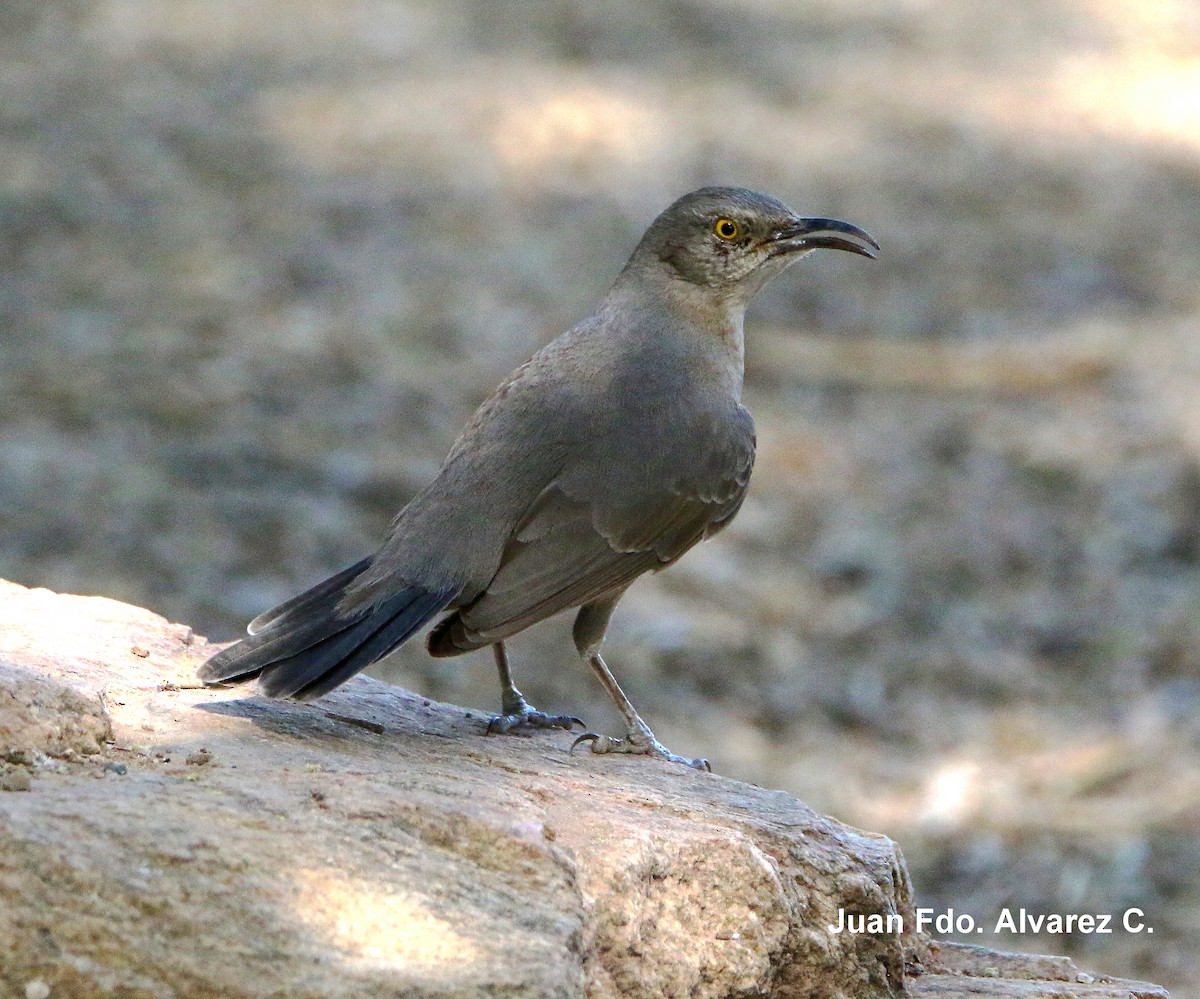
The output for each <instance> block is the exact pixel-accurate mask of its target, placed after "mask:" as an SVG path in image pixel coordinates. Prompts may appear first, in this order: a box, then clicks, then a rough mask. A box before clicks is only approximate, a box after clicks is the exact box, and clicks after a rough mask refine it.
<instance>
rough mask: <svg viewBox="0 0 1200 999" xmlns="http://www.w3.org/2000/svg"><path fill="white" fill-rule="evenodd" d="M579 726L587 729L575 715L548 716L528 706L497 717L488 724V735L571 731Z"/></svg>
mask: <svg viewBox="0 0 1200 999" xmlns="http://www.w3.org/2000/svg"><path fill="white" fill-rule="evenodd" d="M576 725H578V726H579V727H580V728H586V727H587V726H586V725H584V723H583V720H582V719H580V718H576V717H575V716H574V715H547V714H543V713H542V712H541V711H537V710H535V709H533V708H531V707H529V706H528V705H526V706H525V707H524V708H522V709H521V710H519V711H515V712H513V713H512V714H506V715H496V717H494V718H493V719H492V720H491V721H490V722H488V727H487V734H488V735H504V734H507V733H509V732H517V731H520V730H521V729H541V728H565V729H571V728H574V727H575V726H576Z"/></svg>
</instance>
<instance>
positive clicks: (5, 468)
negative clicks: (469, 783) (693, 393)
mask: <svg viewBox="0 0 1200 999" xmlns="http://www.w3.org/2000/svg"><path fill="white" fill-rule="evenodd" d="M0 93H2V94H3V95H4V97H3V100H0V428H2V430H0V528H2V530H3V537H4V541H3V544H0V576H5V577H8V578H11V579H14V580H16V581H18V582H21V583H25V584H36V585H45V586H49V587H52V588H56V589H60V590H64V591H69V592H79V593H100V594H105V595H108V596H113V597H118V598H120V599H124V600H129V601H133V602H135V603H140V604H143V605H145V606H149V607H151V608H153V609H155V610H157V611H159V612H161V613H163V614H166V615H167V616H169V617H171V618H172V619H174V620H178V621H186V622H188V623H190V624H193V625H195V626H196V627H197V628H198V629H199V630H201V631H204V632H207V633H208V634H209V635H210V637H212V638H214V639H219V638H232V637H234V636H235V634H237V632H238V631H239V630H240V628H241V627H242V625H243V624H244V622H245V621H246V620H248V619H249V618H250V617H252V616H253V615H255V614H256V613H258V612H259V611H261V610H263V609H264V608H265V607H267V606H268V605H270V604H272V603H273V602H275V601H277V600H280V599H282V598H284V597H286V596H288V595H290V594H292V593H293V592H295V591H296V590H298V589H299V588H300V587H302V586H304V585H306V584H308V583H311V582H313V581H315V580H316V579H318V578H320V577H321V576H322V575H324V574H326V573H328V572H330V571H332V570H334V569H337V568H341V567H342V566H344V565H346V564H348V563H349V562H351V561H353V560H355V559H357V558H358V557H360V556H361V555H362V554H364V553H365V552H366V551H368V550H370V549H371V548H372V547H373V546H374V544H375V543H376V542H377V540H378V539H379V538H380V537H381V535H382V533H383V531H384V530H385V529H386V525H387V523H388V520H389V518H390V517H391V515H392V514H393V513H394V512H395V510H396V509H398V507H399V506H400V505H401V504H402V503H403V501H404V500H405V498H406V497H407V496H409V495H411V494H412V493H413V491H415V490H416V489H417V488H419V487H420V485H421V484H423V483H424V482H425V481H427V480H428V478H429V477H430V476H431V475H432V474H433V472H434V470H435V469H436V468H437V465H438V463H439V462H440V460H441V458H442V456H443V455H444V453H445V451H446V450H447V448H448V447H449V444H450V442H451V441H452V439H453V437H454V435H455V433H456V432H457V430H458V428H459V427H460V426H461V424H462V422H463V421H464V420H465V419H466V418H467V416H468V415H469V414H470V412H471V410H472V409H473V407H474V406H475V404H476V403H477V402H478V401H479V400H480V399H481V398H482V397H483V395H484V394H485V393H486V392H487V390H488V389H489V388H490V386H491V385H492V384H493V383H494V382H495V381H496V380H497V379H498V378H499V377H500V376H501V375H502V374H504V373H505V372H506V371H507V370H508V369H509V368H511V367H512V366H513V365H514V364H516V363H517V362H519V361H520V360H522V359H523V358H524V357H525V356H527V355H528V354H529V353H530V352H531V351H532V350H534V349H536V347H537V346H539V345H540V344H542V343H544V342H545V341H547V340H548V339H550V338H551V337H552V336H553V335H554V334H556V333H557V332H559V331H561V330H562V329H564V328H566V327H567V326H568V325H570V324H571V323H572V322H573V321H575V320H576V319H578V318H579V317H581V316H582V315H584V314H585V313H586V312H587V310H588V309H589V308H590V306H591V304H592V303H593V302H594V301H595V300H596V298H597V297H598V296H599V295H600V294H602V293H603V291H604V290H605V288H606V286H607V283H608V282H609V281H610V280H611V279H612V277H613V276H614V275H615V274H616V272H617V270H618V269H619V267H620V266H621V264H622V263H623V262H624V259H625V256H626V255H627V254H628V252H629V250H630V249H631V248H632V245H633V243H634V242H635V241H636V239H637V237H638V235H639V234H640V232H641V230H642V229H643V228H644V226H645V225H646V223H647V222H648V221H649V220H650V219H651V218H652V217H653V216H654V214H656V213H657V211H659V210H660V209H661V208H662V207H664V206H665V205H666V204H667V203H668V202H669V201H671V200H672V199H673V198H674V197H675V196H677V195H678V194H680V193H682V192H684V191H686V190H689V189H691V188H693V187H697V186H699V185H701V184H704V183H734V184H740V185H744V186H748V187H754V188H759V189H762V190H766V191H769V192H771V193H773V194H775V195H777V196H779V197H781V198H783V199H784V200H785V201H788V202H789V203H791V204H792V205H794V206H795V207H796V208H798V209H800V210H802V211H805V212H808V213H811V214H821V215H831V216H838V217H842V218H846V219H849V220H851V221H853V222H856V223H858V224H860V225H862V226H864V227H865V228H867V229H869V230H870V231H871V232H872V233H873V234H874V235H875V236H876V237H877V238H878V239H879V241H880V243H881V244H882V245H883V247H884V253H883V255H882V257H881V259H880V260H879V261H878V262H877V263H874V264H871V263H868V262H866V261H863V260H861V259H859V258H852V257H850V256H849V255H846V254H825V255H823V256H818V257H817V258H813V259H810V260H809V261H808V262H806V263H805V264H804V265H803V266H801V267H799V268H797V269H795V270H794V271H792V272H790V273H789V274H788V275H786V276H785V277H784V278H782V279H780V280H779V281H777V282H776V283H775V284H774V285H773V286H772V287H771V288H769V289H768V291H767V292H766V293H764V295H763V296H762V297H761V299H760V300H759V301H758V302H757V303H756V305H755V306H754V308H753V309H752V312H751V315H750V317H749V318H748V322H747V328H748V336H747V340H748V375H747V387H746V402H747V405H748V406H749V408H750V409H751V411H752V412H753V413H754V414H755V417H756V420H757V424H758V428H759V448H760V449H759V458H758V464H757V470H756V472H755V479H754V484H753V487H752V492H751V498H750V499H749V500H748V502H747V504H746V506H745V508H744V510H743V512H742V513H741V515H740V516H739V518H738V520H737V521H736V522H735V524H734V525H733V526H732V527H731V528H730V529H729V530H728V531H726V532H725V533H724V534H722V535H721V536H720V537H719V538H718V539H716V540H714V541H713V542H712V543H710V544H708V545H706V546H703V547H702V548H700V549H698V550H696V551H693V552H692V553H690V554H689V555H688V556H687V557H686V558H685V559H684V560H683V561H682V562H681V563H680V564H679V565H678V566H676V567H675V568H673V569H672V570H671V571H670V572H668V573H666V574H663V575H661V576H658V577H655V578H653V579H649V580H644V581H642V582H640V583H639V584H638V585H637V586H635V587H634V589H633V591H632V592H631V593H630V594H629V596H628V597H627V598H626V600H625V602H624V603H623V604H622V607H621V609H620V610H619V611H618V614H617V617H616V620H615V621H614V626H613V630H612V633H611V639H610V646H609V652H610V655H609V660H610V663H611V664H612V665H613V667H614V670H615V671H616V672H617V673H618V675H619V676H620V677H621V678H622V679H623V680H624V681H625V683H626V686H627V688H628V689H629V690H630V692H631V694H632V695H633V696H634V699H635V702H636V703H637V704H638V705H639V707H640V708H641V709H642V711H643V713H644V714H645V715H646V716H647V718H648V720H650V721H651V723H652V724H654V725H655V728H656V731H657V732H658V734H659V736H660V737H661V738H662V739H663V740H664V741H665V742H666V743H667V744H668V745H670V746H671V747H672V748H673V749H674V750H675V751H676V752H679V753H684V754H688V755H705V756H708V757H710V758H711V759H712V760H713V762H714V765H715V767H716V768H717V769H718V770H720V771H721V772H722V773H725V774H728V775H731V776H737V777H742V778H745V779H747V780H751V781H754V782H756V783H760V784H765V785H768V786H774V787H781V788H784V789H786V790H788V791H790V792H793V793H795V794H797V795H799V796H800V797H802V798H804V799H805V800H806V801H808V802H809V803H811V804H812V805H814V806H815V807H816V808H818V809H820V810H822V811H827V812H830V813H832V814H834V815H836V816H838V817H839V818H841V819H844V820H847V821H850V822H853V823H856V824H859V825H861V826H864V827H868V828H871V829H874V830H878V831H881V832H886V833H888V834H889V835H891V836H893V837H894V838H896V839H897V840H898V841H899V842H900V843H901V844H902V846H903V847H904V849H905V852H906V855H907V858H908V861H909V864H910V867H911V869H912V873H913V877H914V880H915V883H916V885H917V889H918V894H919V895H920V896H921V897H922V898H923V900H924V903H925V904H927V905H928V906H930V907H932V908H934V909H935V910H937V911H944V910H945V909H947V908H949V907H953V908H954V909H955V911H956V912H958V913H963V912H966V913H969V914H972V915H973V916H974V917H975V918H976V920H977V921H978V922H979V923H980V924H981V925H983V926H984V927H985V929H986V932H985V933H983V934H980V935H970V936H969V937H968V939H970V940H971V941H972V942H976V943H984V944H987V945H989V946H998V947H1003V948H1006V949H1016V948H1024V949H1032V950H1039V951H1045V952H1050V953H1069V954H1071V955H1073V956H1074V957H1075V958H1076V959H1077V960H1078V961H1079V962H1080V963H1081V964H1082V965H1085V966H1088V967H1091V968H1092V969H1100V970H1103V971H1106V972H1110V973H1114V974H1122V975H1125V976H1128V977H1137V978H1145V979H1149V980H1152V981H1156V982H1159V983H1162V984H1164V985H1167V986H1169V987H1170V988H1171V989H1172V990H1173V992H1174V994H1175V995H1176V996H1177V997H1183V999H1188V997H1192V999H1195V997H1198V996H1200V988H1197V986H1196V984H1195V983H1196V982H1197V981H1198V980H1200V947H1198V944H1200V929H1198V927H1200V710H1198V709H1200V404H1197V402H1196V399H1197V398H1200V394H1198V392H1197V382H1198V381H1200V337H1198V336H1197V333H1198V332H1200V330H1198V323H1197V317H1198V315H1200V98H1198V97H1197V95H1198V94H1200V5H1198V4H1197V3H1195V0H1160V2H1156V3H1143V2H1140V0H1016V2H1013V3H1008V4H1003V5H1001V4H993V3H984V2H981V0H965V2H960V3H955V4H949V3H935V2H927V0H883V2H878V3H872V4H856V3H849V2H837V0H807V2H802V0H797V2H787V0H727V2H719V3H718V2H716V0H640V2H634V0H587V2H584V0H558V2H552V3H534V2H528V0H524V2H523V0H474V2H471V0H463V2H456V3H453V4H446V3H439V2H435V0H424V2H418V0H412V2H404V3H395V2H385V0H375V2H371V0H341V2H332V0H322V2H318V0H293V2H290V3H287V4H281V3H277V2H272V0H260V2H257V3H255V2H249V0H247V2H240V3H235V4H224V5H213V4H210V3H207V2H202V0H170V2H157V3H150V2H146V0H95V2H91V0H63V2H51V0H14V2H10V3H6V4H4V5H3V6H2V7H0ZM568 629H569V621H554V622H549V623H547V624H546V625H544V626H542V627H540V628H538V629H536V630H535V631H534V632H532V633H530V634H529V636H528V637H527V638H522V639H520V640H518V641H517V642H516V643H515V644H514V649H513V651H514V653H515V655H516V656H517V660H518V665H517V669H518V674H519V683H520V685H521V686H522V689H524V690H525V692H526V693H527V694H529V695H530V697H531V699H533V700H535V701H536V702H537V703H538V704H539V705H540V706H542V707H543V708H546V709H548V710H556V709H559V710H570V711H572V712H574V713H578V714H582V715H583V716H585V717H586V718H587V719H588V720H589V722H590V723H591V724H592V725H593V726H615V725H616V719H615V718H614V717H613V715H612V714H611V712H609V711H608V709H607V707H606V706H605V704H604V697H603V694H602V692H601V691H600V690H599V689H597V687H596V686H594V684H593V681H592V680H591V679H590V678H589V677H587V676H586V675H584V673H583V671H582V670H581V669H579V668H578V667H577V666H576V664H575V663H574V658H573V655H572V654H571V652H570V648H571V646H570V643H569V638H568ZM384 675H387V676H388V677H389V678H391V679H394V680H395V681H396V682H399V683H402V684H404V685H406V686H409V687H412V688H414V689H417V690H420V691H423V692H425V693H427V694H430V695H433V696H436V697H439V698H444V699H447V700H452V701H456V702H458V703H462V704H468V705H476V706H479V707H492V706H494V702H495V700H496V692H495V687H494V679H493V677H492V667H491V663H490V660H489V659H488V657H487V656H486V655H478V656H473V657H468V658H467V659H464V660H450V661H446V660H437V661H434V660H431V659H429V658H428V657H426V656H425V655H424V654H423V652H422V650H421V649H420V648H419V647H417V646H415V645H414V647H412V648H406V649H404V650H402V651H401V652H400V653H398V654H397V655H396V656H395V657H393V659H392V660H391V661H390V662H389V663H388V664H387V666H386V667H385V669H384ZM1135 907H1136V908H1139V909H1141V910H1143V911H1144V913H1145V919H1144V922H1145V923H1146V924H1147V925H1149V926H1152V927H1153V930H1154V932H1153V933H1150V932H1149V931H1148V930H1144V931H1142V932H1140V933H1132V932H1127V931H1125V930H1124V929H1123V928H1122V927H1120V925H1119V924H1120V921H1121V920H1120V915H1121V914H1122V913H1124V912H1125V911H1126V910H1127V909H1131V908H1135ZM1006 908H1007V909H1009V910H1011V911H1012V912H1013V913H1014V914H1015V913H1017V911H1018V910H1019V909H1021V908H1024V909H1026V910H1027V911H1028V912H1030V913H1034V914H1042V913H1063V914H1067V913H1115V914H1116V915H1117V918H1116V920H1114V926H1115V930H1114V932H1113V933H1111V934H1090V935H1085V934H1079V933H1073V934H1065V935H1054V934H1045V933H1043V934H1042V935H1040V936H1037V935H1034V936H1018V935H1012V934H1008V933H1004V932H1001V933H993V932H992V931H993V929H994V926H995V923H996V921H997V919H998V918H999V916H1000V914H1001V912H1002V911H1003V910H1005V909H1006Z"/></svg>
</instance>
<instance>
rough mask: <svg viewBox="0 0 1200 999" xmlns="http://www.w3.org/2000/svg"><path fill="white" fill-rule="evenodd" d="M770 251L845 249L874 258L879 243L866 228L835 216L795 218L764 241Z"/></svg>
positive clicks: (774, 252) (792, 251) (775, 252)
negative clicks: (826, 217)
mask: <svg viewBox="0 0 1200 999" xmlns="http://www.w3.org/2000/svg"><path fill="white" fill-rule="evenodd" d="M767 245H768V246H769V247H770V250H771V255H772V256H774V255H776V254H778V253H796V252H798V251H800V250H846V251H848V252H850V253H858V254H861V255H862V256H864V257H870V258H872V259H874V258H875V255H876V253H877V252H878V251H879V244H878V243H876V242H875V240H874V238H873V237H872V236H871V234H870V233H869V232H867V231H866V230H864V229H860V228H859V227H858V226H856V225H851V224H850V223H849V222H841V221H839V220H838V219H796V220H794V222H793V224H792V225H789V226H788V227H787V228H786V229H781V230H780V231H779V232H777V233H775V234H774V235H773V236H772V237H771V238H770V239H769V240H768V241H767Z"/></svg>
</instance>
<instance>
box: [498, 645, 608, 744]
mask: <svg viewBox="0 0 1200 999" xmlns="http://www.w3.org/2000/svg"><path fill="white" fill-rule="evenodd" d="M492 652H493V653H494V654H495V656H496V671H497V672H498V673H499V674H500V710H501V711H503V712H504V713H503V714H500V715H497V716H496V717H495V718H493V719H492V720H491V721H490V722H489V723H488V727H487V730H488V735H496V734H498V733H502V732H514V731H517V730H518V729H523V728H571V727H572V726H575V725H578V726H579V727H580V728H586V726H585V725H584V724H583V722H582V721H580V720H579V719H578V718H573V717H572V716H571V715H546V714H542V712H540V711H538V710H537V709H536V708H535V707H533V705H531V704H530V703H529V702H528V701H527V700H525V695H524V694H522V693H521V692H520V691H519V690H517V687H516V684H514V683H513V679H512V670H510V669H509V668H508V653H507V652H506V651H505V649H504V643H503V642H496V643H495V644H494V645H493V646H492Z"/></svg>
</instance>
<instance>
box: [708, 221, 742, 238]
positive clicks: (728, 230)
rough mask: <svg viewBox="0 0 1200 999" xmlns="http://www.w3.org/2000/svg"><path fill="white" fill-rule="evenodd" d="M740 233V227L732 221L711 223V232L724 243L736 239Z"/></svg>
mask: <svg viewBox="0 0 1200 999" xmlns="http://www.w3.org/2000/svg"><path fill="white" fill-rule="evenodd" d="M741 231H742V229H741V226H739V225H738V224H737V223H736V222H734V221H733V219H717V221H716V222H714V223H713V232H715V233H716V234H717V236H718V238H720V239H724V240H726V241H732V240H735V239H737V238H738V236H739V235H740V234H741Z"/></svg>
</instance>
